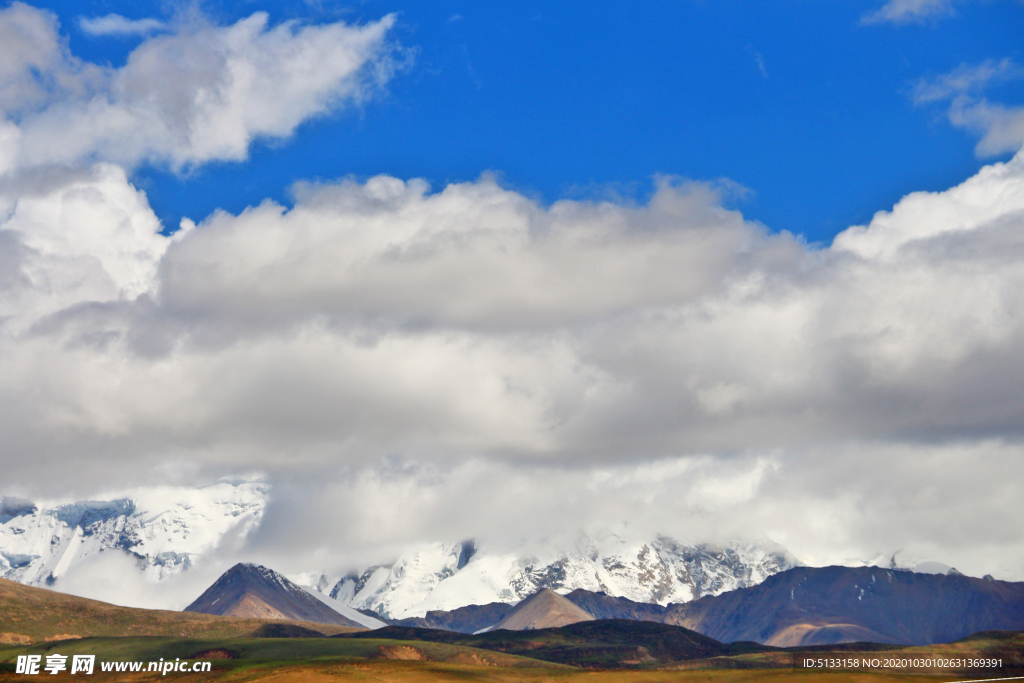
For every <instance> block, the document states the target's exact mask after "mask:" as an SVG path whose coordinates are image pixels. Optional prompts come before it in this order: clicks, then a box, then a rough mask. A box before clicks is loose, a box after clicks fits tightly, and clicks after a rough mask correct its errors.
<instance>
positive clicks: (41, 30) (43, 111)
mask: <svg viewBox="0 0 1024 683" xmlns="http://www.w3.org/2000/svg"><path fill="white" fill-rule="evenodd" d="M107 19H109V17H108V18H107ZM393 23H394V17H393V16H388V17H385V18H383V19H381V20H379V21H376V22H372V23H368V24H366V25H363V26H349V25H347V24H344V23H335V24H324V25H301V24H298V23H296V22H287V23H283V24H279V25H277V26H270V25H269V24H268V18H267V15H266V13H263V12H257V13H256V14H253V15H252V16H250V17H248V18H247V19H242V20H241V21H239V22H237V23H235V24H233V25H231V26H216V25H212V24H209V23H207V22H206V21H205V20H203V19H202V18H198V19H194V20H193V21H191V22H189V23H186V24H184V25H182V26H181V27H179V28H178V29H177V30H176V31H175V32H173V33H170V34H168V35H161V36H157V37H153V38H150V39H148V40H145V41H144V42H143V43H142V44H141V45H139V47H137V48H136V49H135V50H134V51H133V52H132V53H131V55H130V56H129V57H128V61H127V63H126V64H125V65H124V66H123V67H121V68H110V67H105V66H99V65H94V64H88V63H83V62H82V61H80V60H78V59H76V58H74V57H72V56H71V55H69V54H68V53H67V50H66V47H65V46H64V44H63V42H62V41H61V40H60V38H59V35H58V32H57V31H58V26H57V21H56V17H54V16H53V15H52V14H50V13H48V12H46V11H43V10H37V9H35V8H32V7H29V6H27V5H23V4H21V3H14V4H12V5H11V7H9V8H8V9H6V10H2V11H0V36H5V37H6V36H13V37H14V39H13V40H10V41H8V40H4V41H3V43H2V45H3V47H2V48H0V50H2V51H3V59H2V60H0V64H3V66H2V67H0V107H2V110H3V111H2V112H0V113H5V114H6V115H7V118H8V120H7V121H6V122H5V126H6V127H5V128H4V129H0V154H2V156H0V171H3V170H4V169H8V170H10V169H11V168H13V167H15V166H16V167H18V168H26V167H33V166H37V167H38V166H46V165H51V164H61V165H70V164H77V163H81V162H82V161H83V160H96V161H108V162H115V163H118V164H120V165H122V166H127V167H132V166H135V165H137V164H139V163H142V162H153V163H164V164H168V165H170V166H171V167H172V168H174V169H177V170H180V169H183V168H185V167H188V166H190V165H194V164H198V163H203V162H208V161H213V160H241V159H244V158H245V157H246V154H247V151H248V148H249V145H250V143H251V142H252V141H253V140H254V139H259V138H279V137H286V136H288V135H290V134H291V133H292V131H294V130H295V128H296V127H297V126H298V125H299V124H300V123H302V122H303V121H305V120H306V119H308V118H310V117H312V116H316V115H319V114H324V113H326V112H328V111H331V110H334V109H336V108H337V107H338V106H340V105H342V104H345V103H353V102H356V103H358V102H360V101H362V100H364V99H365V98H366V97H368V96H369V95H371V94H372V93H373V92H374V91H375V90H376V89H377V88H379V86H380V85H382V84H383V83H384V82H386V81H387V80H388V78H390V76H391V74H392V73H393V69H394V65H395V61H394V59H393V53H394V48H393V46H392V45H391V44H390V43H389V41H388V38H387V35H388V31H389V29H390V27H391V26H392V25H393ZM26 46H28V49H26ZM11 117H13V118H14V120H13V121H12V120H11ZM12 124H14V125H15V127H14V128H12V127H11V126H12Z"/></svg>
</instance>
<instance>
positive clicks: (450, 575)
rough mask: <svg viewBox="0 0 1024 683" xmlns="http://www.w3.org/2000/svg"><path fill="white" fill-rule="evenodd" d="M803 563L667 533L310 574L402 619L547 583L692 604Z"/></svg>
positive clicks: (318, 583) (314, 582)
mask: <svg viewBox="0 0 1024 683" xmlns="http://www.w3.org/2000/svg"><path fill="white" fill-rule="evenodd" d="M799 564H800V562H799V560H797V559H796V558H794V557H793V556H792V555H790V554H789V553H788V552H787V551H786V550H785V549H784V548H781V547H779V546H775V545H772V544H754V543H742V542H734V543H731V544H727V545H723V546H716V545H710V544H699V545H686V544H682V543H679V542H677V541H675V540H673V539H671V538H669V537H667V536H658V537H656V538H654V539H653V540H651V541H648V542H632V543H631V542H627V541H624V540H623V539H621V538H619V537H618V536H615V535H608V536H606V537H604V538H601V539H594V538H590V537H581V538H578V539H577V540H576V541H575V542H574V543H571V544H568V547H558V546H554V547H548V548H547V549H544V550H540V551H534V552H502V551H490V550H487V549H482V548H478V546H477V544H475V543H474V542H472V541H466V542H462V543H453V544H444V543H435V544H424V545H420V546H419V547H417V548H415V549H414V550H412V551H410V552H408V553H406V554H404V555H403V556H402V557H400V558H399V559H398V560H397V561H395V562H394V563H392V564H388V565H377V566H373V567H369V568H367V569H365V570H363V571H361V572H354V573H350V574H348V575H346V576H343V577H341V578H340V579H337V580H332V579H331V578H330V577H328V576H326V575H317V576H307V577H305V581H306V585H309V586H310V587H311V588H318V589H319V590H322V591H324V592H328V593H329V595H330V596H331V597H332V598H335V599H336V600H339V601H341V602H342V603H344V604H347V605H350V606H352V607H354V608H356V609H361V610H368V611H371V612H374V613H376V614H378V615H380V616H381V617H383V618H385V619H389V620H400V619H409V618H416V617H425V616H426V615H427V613H428V612H431V611H442V612H447V611H451V610H453V609H457V608H459V607H464V606H466V605H485V604H488V603H496V602H504V603H510V604H514V603H516V602H519V601H520V600H522V599H524V598H526V597H528V596H530V595H533V594H534V593H536V592H537V591H538V590H541V589H544V588H549V589H551V590H554V591H556V592H558V593H568V592H570V591H572V590H576V589H583V590H589V591H594V592H604V593H607V594H609V595H616V596H622V597H626V598H629V599H630V600H633V601H636V602H650V603H655V604H662V605H665V604H669V603H673V602H687V601H689V600H693V599H695V598H699V597H702V596H705V595H718V594H720V593H723V592H726V591H730V590H735V589H736V588H742V587H745V586H753V585H756V584H758V583H760V582H761V581H764V580H765V579H766V578H768V577H769V576H771V575H772V574H775V573H777V572H780V571H783V570H785V569H789V568H791V567H794V566H798V565H799ZM300 583H301V581H300ZM328 587H329V588H328Z"/></svg>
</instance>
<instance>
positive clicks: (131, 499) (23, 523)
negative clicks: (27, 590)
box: [0, 481, 269, 586]
mask: <svg viewBox="0 0 1024 683" xmlns="http://www.w3.org/2000/svg"><path fill="white" fill-rule="evenodd" d="M268 493H269V484H267V483H265V482H239V481H223V482H217V483H214V484H211V485H209V486H204V487H200V488H192V487H171V486H165V487H150V488H147V489H144V490H140V491H138V492H136V494H135V495H131V496H127V497H124V498H118V499H115V500H104V501H78V502H73V503H54V504H45V503H41V504H39V505H36V504H35V503H32V502H30V501H27V500H24V499H20V498H9V497H5V498H2V499H0V577H3V578H5V579H10V580H12V581H17V582H19V583H25V584H29V585H34V586H52V585H53V584H54V583H55V582H56V581H57V580H58V579H59V578H60V577H61V576H63V575H65V574H66V573H67V572H68V571H69V570H70V569H71V568H72V567H73V566H74V565H76V564H77V563H79V562H81V561H82V560H84V559H86V558H88V557H90V556H92V555H96V554H98V553H103V552H123V553H126V554H127V555H128V556H129V557H132V558H134V559H135V560H136V562H137V564H138V566H139V569H140V571H142V572H143V573H144V574H145V575H146V577H147V578H149V579H151V580H154V581H159V580H162V579H165V578H168V577H170V576H173V575H174V574H178V573H180V572H182V571H185V570H187V569H188V568H189V567H191V566H192V565H193V563H194V562H196V561H198V560H199V558H201V557H203V556H206V555H209V554H211V553H212V552H214V551H215V550H216V548H217V547H218V545H220V544H221V542H222V541H223V540H224V539H225V538H226V537H228V536H229V535H231V536H232V537H234V538H244V537H245V536H246V535H248V534H249V533H250V532H251V531H252V530H254V529H255V528H257V527H258V526H259V523H260V521H261V520H262V517H263V513H264V510H265V508H266V503H267V496H268Z"/></svg>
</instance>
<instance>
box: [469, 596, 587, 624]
mask: <svg viewBox="0 0 1024 683" xmlns="http://www.w3.org/2000/svg"><path fill="white" fill-rule="evenodd" d="M593 620H594V617H592V616H590V615H589V614H587V613H586V612H584V611H583V610H582V609H580V608H579V607H577V606H576V605H574V604H572V603H571V602H569V601H568V600H566V599H565V598H563V597H562V596H561V595H559V594H558V593H556V592H555V591H553V590H551V589H550V588H543V589H541V590H539V591H537V592H536V593H534V594H533V595H531V596H530V597H528V598H527V599H525V600H523V601H522V602H521V603H519V604H518V605H516V606H515V608H514V609H513V610H512V611H511V612H509V613H508V614H507V615H505V618H504V619H502V620H501V621H499V622H498V623H497V624H495V625H494V626H493V627H492V628H491V629H489V630H492V631H497V630H499V629H504V630H506V631H528V630H532V629H539V628H561V627H562V626H568V625H570V624H578V623H579V622H581V621H593Z"/></svg>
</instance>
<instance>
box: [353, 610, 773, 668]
mask: <svg viewBox="0 0 1024 683" xmlns="http://www.w3.org/2000/svg"><path fill="white" fill-rule="evenodd" d="M333 637H345V638H348V637H351V638H367V637H374V638H387V639H390V640H407V641H426V642H435V643H449V644H452V645H463V646H469V647H476V648H480V649H483V650H492V651H497V652H504V653H507V654H518V655H523V656H526V657H531V658H534V659H542V660H545V661H549V662H557V663H559V664H570V665H572V666H583V667H598V668H653V667H658V666H666V665H672V664H673V663H676V662H683V661H689V660H695V659H705V658H708V657H721V656H728V655H736V654H747V653H750V652H763V651H774V650H775V648H770V647H765V646H762V645H757V644H756V643H732V644H728V645H726V644H723V643H720V642H718V641H716V640H714V639H712V638H708V637H707V636H703V635H701V634H699V633H696V632H694V631H690V630H689V629H685V628H682V627H679V626H672V625H670V624H658V623H653V622H645V621H633V620H628V619H602V620H590V621H583V622H579V623H575V624H570V625H569V626H563V627H561V628H544V629H528V630H520V631H510V630H505V629H497V630H493V631H489V632H487V633H478V634H476V635H470V634H463V633H454V632H452V631H442V630H436V629H421V628H409V627H402V626H388V627H386V628H382V629H378V630H376V631H372V632H362V633H351V634H342V635H339V636H333Z"/></svg>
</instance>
